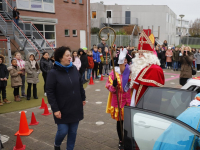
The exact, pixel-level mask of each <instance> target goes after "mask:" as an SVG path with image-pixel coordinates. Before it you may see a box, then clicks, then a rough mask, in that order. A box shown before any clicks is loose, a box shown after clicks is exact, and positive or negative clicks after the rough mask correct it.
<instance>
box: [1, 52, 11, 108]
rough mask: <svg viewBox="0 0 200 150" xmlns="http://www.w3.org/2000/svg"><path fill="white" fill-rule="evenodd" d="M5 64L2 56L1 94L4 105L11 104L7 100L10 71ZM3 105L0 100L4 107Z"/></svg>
mask: <svg viewBox="0 0 200 150" xmlns="http://www.w3.org/2000/svg"><path fill="white" fill-rule="evenodd" d="M3 63H4V56H3V55H1V54H0V93H2V99H3V102H4V103H10V101H8V100H7V99H6V86H7V80H8V76H9V73H8V69H7V67H6V65H4V64H3ZM2 105H3V103H2V102H1V100H0V106H2Z"/></svg>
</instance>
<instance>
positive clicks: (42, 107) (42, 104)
mask: <svg viewBox="0 0 200 150" xmlns="http://www.w3.org/2000/svg"><path fill="white" fill-rule="evenodd" d="M44 108H45V101H44V98H42V103H41V106H40V108H39V109H44Z"/></svg>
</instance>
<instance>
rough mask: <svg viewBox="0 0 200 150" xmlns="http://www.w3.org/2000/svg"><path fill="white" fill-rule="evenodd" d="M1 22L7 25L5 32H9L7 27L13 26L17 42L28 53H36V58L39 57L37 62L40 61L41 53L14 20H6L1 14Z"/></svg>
mask: <svg viewBox="0 0 200 150" xmlns="http://www.w3.org/2000/svg"><path fill="white" fill-rule="evenodd" d="M0 20H3V21H4V22H5V23H6V27H5V28H3V30H5V31H6V33H7V32H8V29H7V27H8V26H9V25H10V26H12V32H13V36H14V38H15V41H16V42H17V44H18V45H19V46H20V47H23V48H24V49H25V50H26V51H27V52H31V53H34V54H35V55H36V56H38V58H37V60H39V59H40V52H39V51H38V49H37V48H36V47H35V45H34V44H33V43H32V42H31V41H30V39H28V38H27V37H26V35H25V34H24V33H23V31H22V30H21V29H20V28H19V27H18V26H17V25H16V23H15V22H14V21H13V20H5V19H4V17H3V16H2V15H1V14H0Z"/></svg>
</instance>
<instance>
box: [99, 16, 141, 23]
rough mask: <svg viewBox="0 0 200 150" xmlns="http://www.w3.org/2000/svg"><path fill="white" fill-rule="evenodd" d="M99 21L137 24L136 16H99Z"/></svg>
mask: <svg viewBox="0 0 200 150" xmlns="http://www.w3.org/2000/svg"><path fill="white" fill-rule="evenodd" d="M101 23H105V24H112V25H115V24H116V25H120V24H122V25H124V24H126V25H129V24H130V25H137V24H138V18H134V17H112V18H101Z"/></svg>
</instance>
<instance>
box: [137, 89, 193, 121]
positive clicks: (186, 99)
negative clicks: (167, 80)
mask: <svg viewBox="0 0 200 150" xmlns="http://www.w3.org/2000/svg"><path fill="white" fill-rule="evenodd" d="M196 93H197V92H194V91H187V90H180V89H173V88H154V87H151V88H148V91H146V93H145V94H144V95H143V97H142V102H141V103H142V108H143V109H147V110H152V111H155V112H159V113H162V114H165V115H169V116H171V117H174V118H176V117H177V116H178V115H180V114H181V113H182V112H183V111H184V110H185V109H186V108H187V107H188V106H189V103H190V102H191V100H193V99H194V96H195V95H196ZM140 105H141V104H140Z"/></svg>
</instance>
